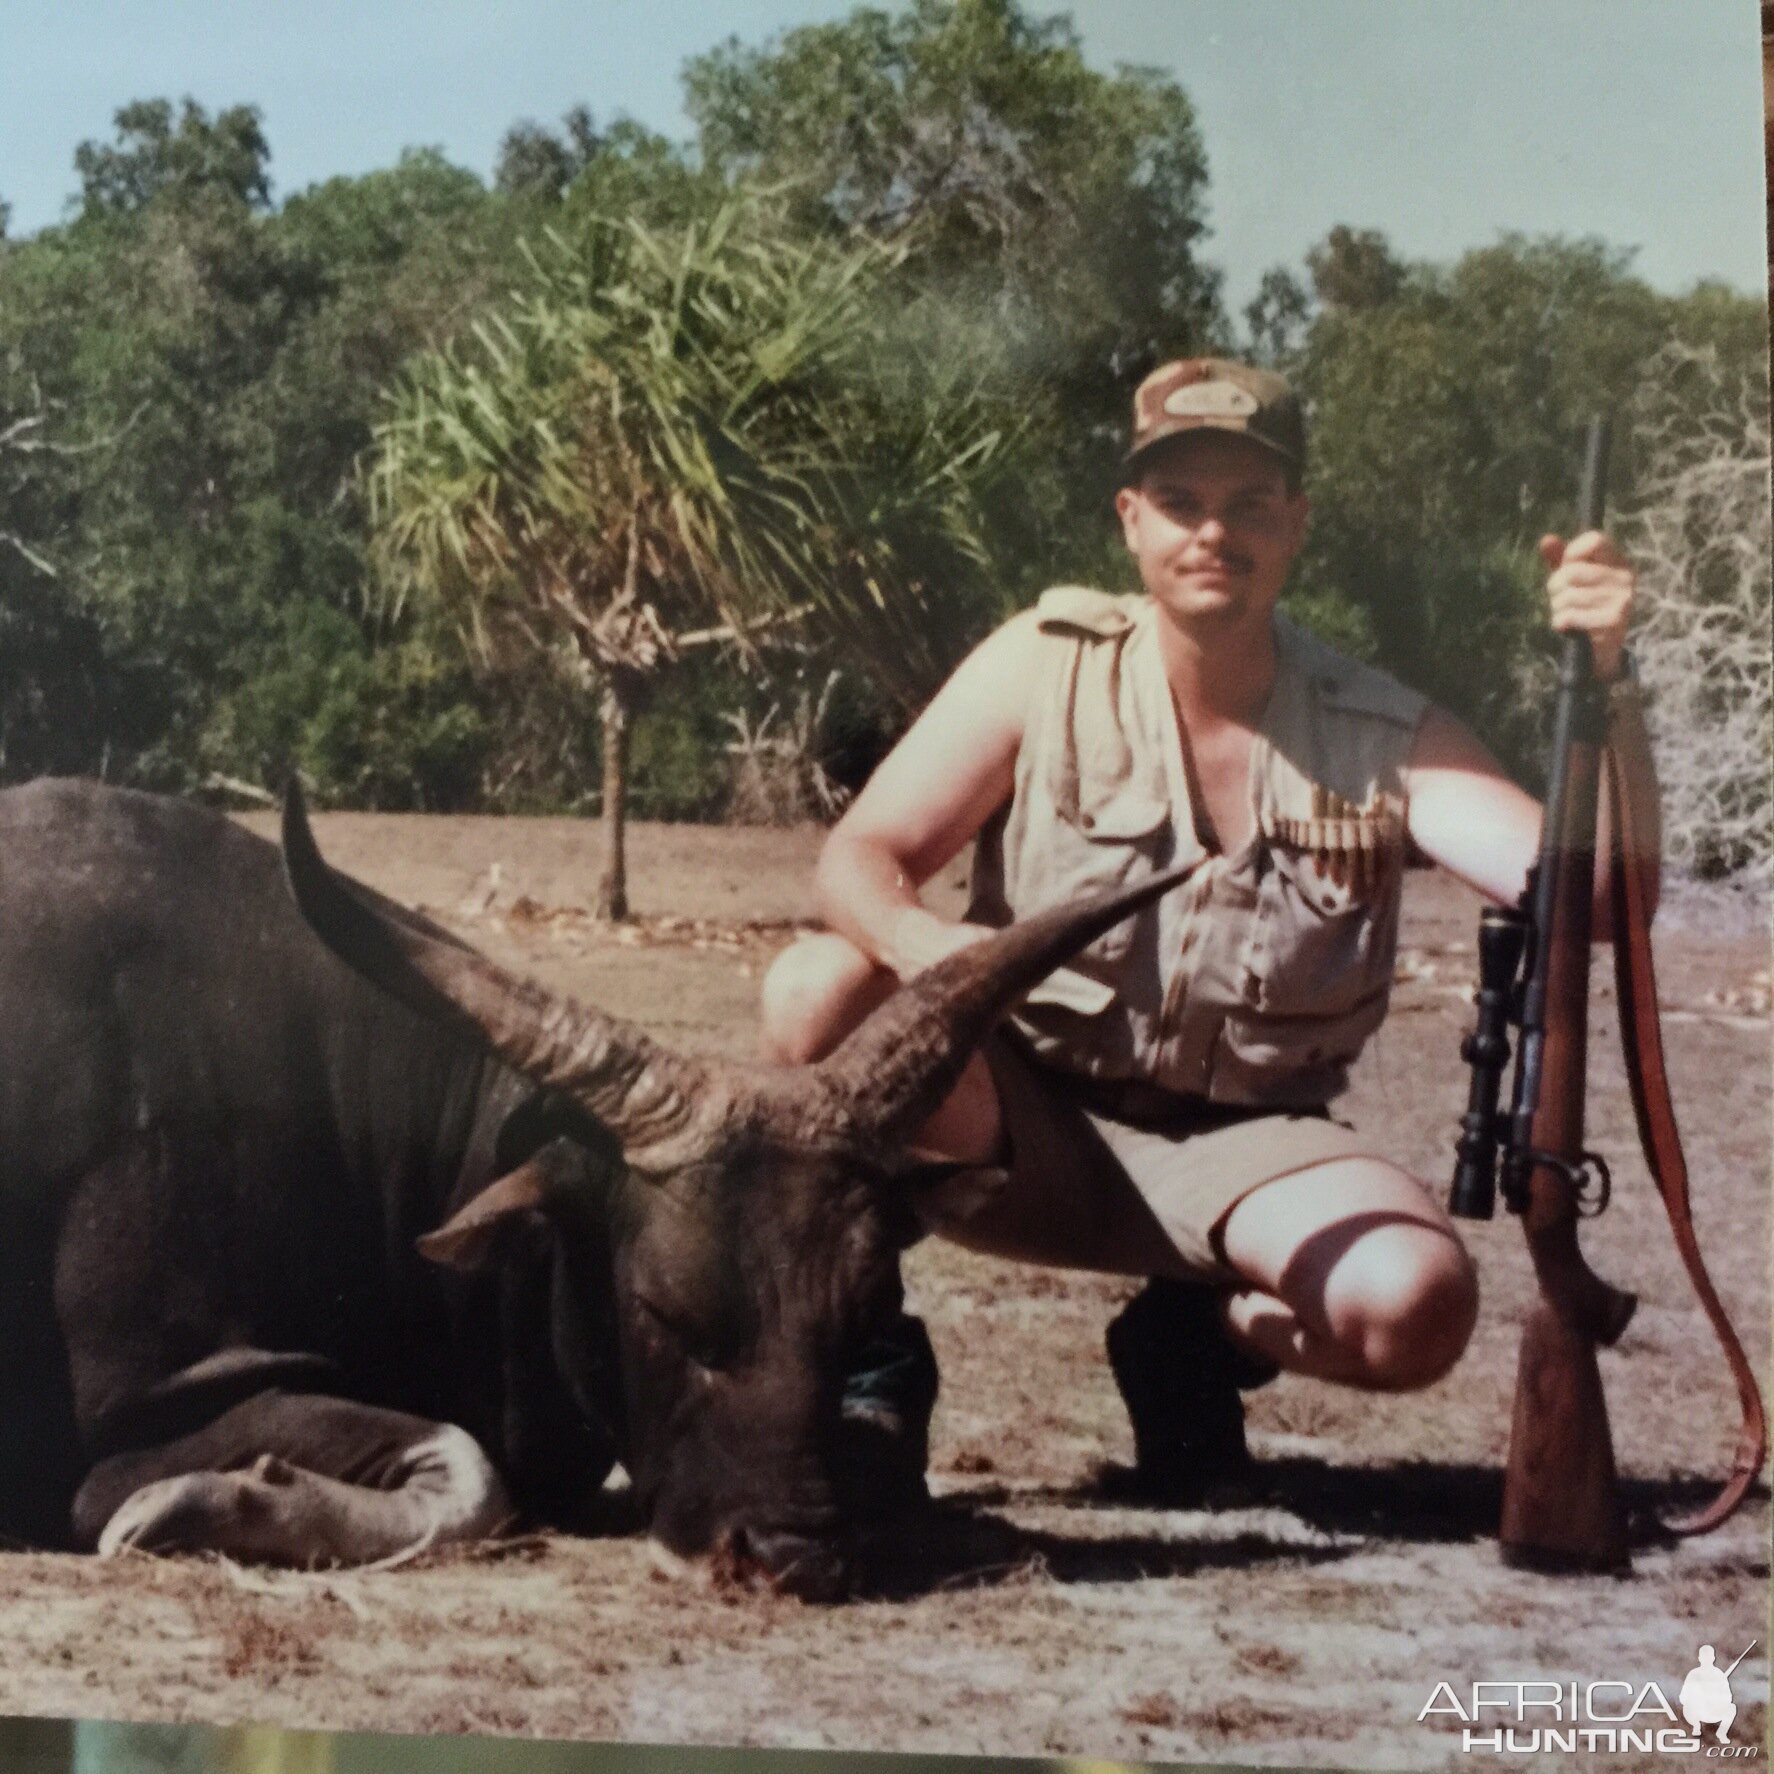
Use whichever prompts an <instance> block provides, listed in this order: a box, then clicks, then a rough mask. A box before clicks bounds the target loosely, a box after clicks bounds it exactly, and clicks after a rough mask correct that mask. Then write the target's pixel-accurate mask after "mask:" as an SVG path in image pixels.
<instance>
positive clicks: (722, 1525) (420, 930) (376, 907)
mask: <svg viewBox="0 0 1774 1774" xmlns="http://www.w3.org/2000/svg"><path fill="white" fill-rule="evenodd" d="M284 852H285V858H286V866H287V869H288V873H289V877H290V883H291V886H292V889H293V890H294V893H295V896H296V899H297V901H298V903H299V904H300V906H301V908H302V910H303V913H304V914H305V915H306V917H307V919H308V921H309V923H310V924H311V925H312V926H313V927H314V929H315V930H316V931H317V932H318V933H319V935H320V936H321V937H322V939H323V940H324V941H325V942H326V943H327V944H328V945H329V946H330V947H331V948H333V949H334V950H335V951H336V952H337V953H338V954H339V955H340V956H341V957H342V958H343V959H344V960H345V961H347V962H348V963H349V964H350V965H351V966H352V967H354V968H356V969H357V970H358V971H359V972H360V973H362V974H364V975H365V976H366V977H368V978H369V979H371V980H373V981H374V982H376V983H377V984H379V985H380V986H382V987H383V988H384V989H386V990H388V991H390V992H392V993H394V994H395V995H396V996H397V997H399V998H401V999H402V1000H403V1001H404V1002H406V1003H407V1004H409V1005H410V1006H412V1007H413V1008H414V1009H416V1010H418V1011H420V1012H421V1013H423V1014H425V1015H428V1016H432V1017H437V1018H441V1019H446V1020H448V1021H451V1022H453V1023H456V1024H458V1025H461V1026H463V1027H465V1028H467V1029H468V1030H470V1031H472V1033H473V1034H474V1035H475V1037H476V1038H477V1039H479V1040H480V1041H482V1042H484V1043H485V1044H486V1045H487V1046H488V1047H489V1048H490V1049H491V1050H492V1051H493V1052H494V1053H495V1054H497V1055H498V1056H499V1058H501V1059H502V1060H503V1061H504V1062H505V1063H506V1064H507V1065H509V1066H510V1067H512V1068H513V1069H514V1070H516V1071H518V1072H520V1073H522V1074H523V1075H524V1076H526V1077H527V1078H529V1079H530V1080H531V1081H532V1082H534V1083H535V1084H536V1085H537V1086H539V1087H540V1088H542V1089H543V1090H546V1091H547V1092H549V1093H551V1095H552V1096H554V1097H555V1098H557V1099H566V1100H567V1101H570V1102H572V1103H574V1104H576V1105H577V1107H578V1109H579V1110H580V1111H582V1112H583V1113H584V1114H585V1115H586V1116H588V1117H590V1118H591V1119H592V1120H594V1121H595V1122H596V1123H598V1124H599V1125H600V1126H601V1127H602V1128H603V1129H606V1130H608V1133H609V1134H610V1135H611V1136H613V1138H614V1140H615V1141H616V1142H618V1143H619V1144H620V1147H621V1154H622V1156H621V1161H620V1162H618V1163H612V1164H608V1165H604V1166H599V1165H597V1164H588V1163H587V1162H585V1160H584V1157H583V1155H582V1154H581V1153H579V1152H577V1151H574V1150H572V1149H570V1148H567V1147H563V1146H561V1145H558V1144H557V1145H553V1146H547V1147H544V1148H543V1149H542V1150H541V1151H540V1152H539V1153H537V1155H536V1156H535V1157H534V1158H533V1159H531V1160H530V1161H529V1162H528V1163H526V1164H524V1165H523V1166H522V1167H520V1168H519V1169H518V1170H516V1171H514V1172H513V1173H511V1174H510V1175H509V1176H506V1177H504V1178H502V1179H501V1180H500V1181H498V1182H495V1183H494V1184H493V1185H492V1186H491V1187H490V1188H488V1189H487V1190H485V1191H484V1192H483V1193H482V1194H481V1195H480V1196H479V1197H477V1198H476V1200H475V1201H474V1202H472V1203H470V1205H469V1206H468V1207H467V1208H466V1209H465V1210H464V1211H463V1212H462V1213H460V1214H458V1215H457V1217H456V1218H455V1220H453V1221H452V1222H451V1223H450V1224H449V1225H448V1226H447V1227H445V1228H443V1229H442V1231H440V1232H439V1233H436V1234H433V1235H432V1237H431V1238H430V1239H428V1240H427V1241H426V1244H427V1247H428V1254H430V1255H433V1256H435V1257H437V1258H439V1259H440V1260H444V1261H456V1262H463V1261H472V1260H473V1259H474V1257H475V1255H476V1253H477V1251H479V1250H481V1249H482V1248H483V1247H485V1246H486V1245H488V1244H490V1243H491V1242H492V1241H493V1239H494V1238H495V1236H496V1233H497V1229H498V1227H499V1226H500V1225H501V1223H502V1222H503V1221H504V1220H505V1219H506V1218H507V1217H508V1216H509V1215H511V1214H513V1213H516V1212H530V1211H534V1210H538V1209H539V1210H541V1211H542V1212H544V1213H546V1214H548V1215H549V1217H550V1218H551V1220H552V1221H553V1222H554V1224H555V1226H556V1227H557V1229H558V1231H559V1234H560V1237H559V1248H560V1250H561V1252H562V1253H563V1255H562V1257H561V1259H560V1261H562V1262H565V1263H567V1264H569V1265H570V1266H571V1268H572V1273H571V1275H570V1278H569V1282H570V1285H569V1288H568V1292H569V1293H573V1292H577V1293H578V1294H579V1295H580V1297H581V1301H582V1303H586V1304H588V1305H596V1306H602V1305H603V1304H605V1303H606V1302H608V1301H610V1300H611V1299H612V1298H613V1302H614V1318H615V1322H616V1325H617V1342H618V1345H619V1354H618V1356H617V1359H618V1361H619V1364H620V1372H621V1391H622V1412H621V1416H622V1424H621V1431H620V1435H621V1458H622V1463H623V1465H624V1466H625V1467H626V1469H627V1471H628V1473H629V1476H630V1479H631V1480H632V1482H633V1485H634V1488H635V1491H636V1493H637V1495H638V1497H639V1499H640V1502H641V1505H642V1507H643V1508H644V1509H645V1511H646V1512H647V1516H648V1520H649V1522H650V1525H651V1530H652V1533H653V1535H654V1537H655V1538H656V1539H657V1540H658V1541H659V1542H660V1544H661V1545H662V1546H664V1547H665V1548H666V1549H667V1550H668V1551H670V1552H671V1553H674V1554H677V1555H679V1556H694V1555H699V1554H714V1555H717V1556H719V1557H721V1558H722V1559H723V1560H725V1561H726V1562H727V1563H728V1564H729V1566H730V1567H731V1568H734V1569H736V1570H738V1571H740V1572H741V1573H743V1574H745V1575H747V1576H749V1577H755V1578H758V1579H761V1580H763V1581H765V1582H768V1583H770V1584H773V1585H775V1586H778V1587H781V1588H784V1589H788V1590H792V1591H794V1592H795V1593H798V1594H803V1595H809V1596H816V1597H829V1596H832V1595H835V1594H837V1593H839V1592H840V1591H841V1590H842V1588H843V1586H844V1584H845V1581H846V1568H845V1551H844V1549H845V1540H846V1532H845V1529H846V1524H845V1520H844V1498H843V1496H842V1494H841V1492H840V1490H839V1488H838V1485H837V1483H836V1481H835V1479H834V1467H835V1463H836V1456H837V1454H838V1451H839V1450H838V1438H839V1417H838V1404H839V1397H840V1392H841V1388H842V1384H843V1380H844V1377H845V1375H846V1374H847V1373H848V1372H849V1371H851V1368H852V1367H853V1366H854V1363H855V1360H856V1357H857V1355H858V1353H859V1352H860V1351H861V1350H862V1349H863V1347H864V1346H865V1345H866V1344H867V1343H868V1342H869V1341H870V1340H871V1338H873V1337H875V1336H877V1335H878V1334H879V1333H880V1332H881V1331H883V1330H884V1329H886V1328H888V1327H890V1326H891V1325H892V1324H893V1323H894V1321H895V1319H896V1317H897V1315H898V1313H899V1310H900V1290H899V1262H898V1254H899V1250H900V1248H901V1246H902V1245H903V1244H904V1242H905V1241H906V1239H907V1237H908V1236H909V1235H910V1233H911V1230H912V1216H911V1212H910V1207H909V1203H908V1201H907V1193H908V1191H907V1188H906V1186H905V1179H906V1178H907V1176H908V1175H909V1174H910V1173H911V1171H912V1170H913V1168H914V1166H913V1162H912V1160H911V1158H910V1157H909V1155H908V1153H907V1150H906V1142H907V1141H908V1140H909V1139H910V1137H911V1136H912V1134H913V1133H914V1132H915V1131H916V1130H917V1128H918V1127H919V1126H920V1125H921V1124H922V1123H923V1121H924V1120H925V1119H926V1118H927V1117H928V1116H929V1115H930V1113H931V1112H932V1110H934V1109H935V1107H936V1106H937V1105H938V1104H939V1103H940V1102H941V1101H942V1099H943V1097H944V1096H945V1095H946V1094H947V1092H948V1091H949V1090H950V1089H951V1088H952V1086H953V1085H954V1083H955V1081H956V1080H957V1079H958V1077H959V1076H960V1073H961V1070H962V1068H963V1066H964V1065H965V1064H966V1061H967V1058H968V1056H969V1055H970V1054H971V1052H972V1051H973V1048H974V1047H975V1045H976V1044H977V1043H978V1042H979V1040H980V1039H981V1038H982V1037H983V1036H984V1035H985V1034H986V1032H987V1031H988V1030H989V1029H990V1028H991V1027H992V1025H993V1023H994V1022H995V1021H996V1020H997V1019H998V1017H999V1016H1000V1015H1001V1014H1002V1013H1003V1012H1004V1011H1005V1010H1006V1009H1007V1008H1008V1007H1009V1006H1010V1005H1011V1004H1013V1003H1014V1002H1015V1001H1016V1000H1017V999H1018V998H1019V997H1020V996H1021V995H1022V994H1023V993H1024V992H1026V991H1027V990H1028V989H1029V988H1030V987H1031V986H1032V985H1033V984H1035V982H1036V981H1038V980H1039V979H1041V978H1042V977H1043V976H1044V975H1045V974H1047V973H1048V972H1049V971H1051V970H1052V969H1053V968H1054V967H1056V966H1058V965H1059V964H1060V963H1061V962H1062V961H1064V960H1065V959H1067V958H1068V957H1069V956H1070V955H1071V954H1073V953H1074V952H1075V951H1076V950H1077V949H1079V948H1080V947H1082V946H1083V944H1085V943H1086V942H1088V941H1090V940H1091V938H1092V937H1094V936H1095V935H1097V934H1098V933H1100V932H1101V931H1103V930H1105V929H1107V928H1108V927H1109V926H1110V925H1112V924H1114V923H1116V922H1118V921H1119V920H1120V919H1121V918H1123V917H1125V916H1127V915H1128V914H1129V913H1130V912H1132V911H1134V910H1135V909H1136V908H1137V907H1138V906H1140V905H1142V904H1144V903H1145V902H1146V901H1148V900H1150V899H1153V898H1155V897H1157V895H1158V894H1160V893H1161V892H1163V891H1164V889H1165V888H1166V887H1168V886H1170V885H1172V884H1174V882H1175V881H1176V880H1178V879H1180V871H1178V872H1173V873H1171V874H1168V875H1163V876H1153V877H1151V878H1150V879H1148V880H1146V881H1144V882H1142V883H1141V884H1140V885H1138V886H1137V887H1134V888H1129V889H1124V890H1122V891H1121V892H1119V893H1116V894H1113V895H1110V896H1108V897H1106V898H1104V899H1101V900H1098V901H1095V902H1093V903H1091V904H1089V905H1086V906H1083V907H1078V908H1066V909H1062V910H1060V911H1056V912H1052V913H1048V914H1045V915H1043V916H1042V917H1039V918H1036V919H1033V920H1030V921H1029V922H1027V923H1024V924H1020V925H1017V926H1016V927H1015V928H1014V929H1012V930H1008V931H1005V932H1004V933H1002V934H1001V935H999V936H998V937H996V938H994V939H992V940H990V941H987V942H982V943H980V944H978V945H976V946H974V947H972V948H968V949H966V950H963V951H962V952H960V953H958V954H955V955H952V956H950V957H949V958H948V959H947V960H945V961H943V962H942V963H940V964H939V965H938V966H936V967H933V968H931V969H930V970H929V971H928V972H926V973H924V974H922V975H920V976H919V977H918V978H917V979H916V980H914V981H912V982H911V984H909V985H908V986H906V987H905V988H903V989H902V990H901V991H900V992H898V993H897V994H896V995H895V996H894V997H893V998H892V999H891V1000H889V1002H888V1003H886V1004H885V1005H883V1006H882V1007H881V1009H879V1010H878V1011H876V1012H875V1014H874V1015H873V1016H872V1017H870V1018H869V1020H868V1021H867V1022H865V1023H864V1024H863V1025H862V1026H861V1027H860V1028H858V1029H857V1030H856V1031H855V1033H854V1034H852V1035H851V1036H850V1038H849V1039H848V1040H847V1041H846V1042H845V1043H844V1044H843V1045H842V1046H841V1047H839V1048H838V1050H837V1051H836V1052H835V1053H833V1054H832V1055H831V1056H830V1057H829V1058H828V1059H826V1060H824V1061H822V1062H821V1063H819V1064H818V1065H814V1066H808V1067H805V1068H801V1069H794V1070H788V1069H776V1068H769V1067H763V1066H739V1065H734V1064H717V1063H715V1062H712V1061H696V1060H692V1059H689V1058H685V1057H681V1056H679V1055H675V1054H672V1053H668V1052H666V1051H665V1050H664V1049H663V1048H661V1047H659V1046H658V1045H656V1044H655V1043H654V1042H653V1041H652V1040H651V1039H650V1038H649V1037H648V1036H647V1035H645V1034H644V1033H643V1032H642V1031H641V1030H639V1029H637V1028H634V1027H632V1026H630V1025H628V1024H626V1023H622V1022H619V1021H618V1020H616V1019H615V1018H613V1017H608V1016H604V1015H602V1014H600V1013H599V1012H597V1011H595V1010H592V1009H589V1008H587V1007H585V1006H582V1005H579V1004H577V1003H574V1002H572V1001H571V1000H569V999H566V998H563V997H561V996H559V995H558V994H555V993H552V992H549V991H547V990H545V989H544V988H543V987H541V986H539V985H537V984H535V983H534V982H532V981H530V980H526V979H523V978H521V977H518V976H515V975H512V974H510V973H507V972H506V971H504V970H503V969H502V968H500V967H498V966H496V965H495V964H494V963H493V962H491V961H490V960H488V959H487V958H486V957H485V956H483V955H480V954H478V953H476V952H475V951H474V950H472V949H469V948H467V947H465V946H462V945H460V944H458V943H456V942H454V941H453V940H450V939H448V938H445V937H442V936H440V935H439V934H438V933H437V932H436V931H435V930H433V929H430V928H428V927H424V926H422V925H421V924H419V923H418V922H417V921H416V920H414V919H412V918H410V917H409V916H406V915H404V914H402V913H401V912H400V911H399V910H398V909H397V908H393V907H390V906H389V905H388V904H387V903H386V902H383V901H378V900H376V898H375V896H372V895H369V894H368V893H367V892H366V891H365V890H363V889H360V888H356V887H354V886H353V885H351V884H349V883H347V882H346V881H345V880H344V879H343V878H342V877H340V876H338V875H336V874H334V873H333V872H332V871H331V870H330V869H329V868H328V867H327V865H326V864H325V863H324V862H323V861H322V860H321V858H320V855H319V853H318V851H317V850H316V849H315V846H314V841H313V837H312V835H311V833H310V831H309V828H308V825H307V820H306V817H305V815H304V812H303V809H302V803H301V797H300V795H299V793H298V792H297V791H296V790H295V788H294V787H293V786H292V788H291V791H290V794H289V797H288V800H287V802H286V805H285V812H284ZM558 1273H559V1271H558V1268H557V1274H558ZM598 1316H601V1313H598V1312H596V1311H591V1310H588V1311H587V1312H585V1313H584V1314H583V1318H584V1320H585V1321H586V1322H590V1321H591V1320H592V1319H594V1318H596V1317H598ZM593 1340H595V1339H593V1338H590V1337H587V1338H580V1337H578V1336H576V1335H575V1334H574V1331H573V1329H572V1326H571V1325H567V1326H564V1327H563V1326H561V1325H560V1324H559V1323H558V1313H557V1329H556V1333H555V1347H556V1354H557V1358H558V1359H559V1360H560V1361H561V1363H562V1366H563V1370H564V1377H565V1378H566V1380H567V1382H568V1384H569V1386H576V1385H579V1384H581V1383H582V1381H583V1378H584V1376H583V1375H582V1374H576V1373H575V1372H574V1371H573V1370H574V1369H575V1367H577V1366H580V1365H582V1364H584V1363H587V1362H593V1361H596V1360H598V1359H600V1356H599V1354H598V1352H597V1351H596V1350H594V1349H592V1348H590V1347H589V1346H588V1345H589V1343H590V1342H591V1341H593ZM601 1359H604V1360H605V1361H606V1362H607V1360H608V1356H607V1355H604V1356H602V1357H601Z"/></svg>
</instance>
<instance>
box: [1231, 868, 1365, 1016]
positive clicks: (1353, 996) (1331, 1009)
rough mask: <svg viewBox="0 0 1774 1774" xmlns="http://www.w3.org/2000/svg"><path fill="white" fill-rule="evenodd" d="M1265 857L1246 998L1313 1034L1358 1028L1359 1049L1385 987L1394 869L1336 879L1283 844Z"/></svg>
mask: <svg viewBox="0 0 1774 1774" xmlns="http://www.w3.org/2000/svg"><path fill="white" fill-rule="evenodd" d="M1270 859H1271V863H1272V866H1271V868H1270V869H1269V870H1268V872H1267V873H1266V875H1265V877H1264V880H1263V883H1262V888H1261V895H1260V912H1259V916H1260V919H1261V928H1260V933H1259V937H1258V941H1257V943H1256V945H1255V947H1254V950H1253V953H1252V955H1251V957H1250V963H1251V974H1252V979H1251V986H1252V991H1251V992H1250V993H1248V994H1247V998H1249V1000H1250V1001H1251V1002H1252V1003H1253V1004H1254V1006H1255V1007H1256V1008H1257V1009H1259V1010H1261V1011H1262V1012H1264V1013H1266V1014H1267V1015H1270V1016H1275V1017H1283V1018H1288V1019H1298V1020H1299V1021H1300V1022H1301V1023H1303V1024H1305V1023H1310V1024H1314V1025H1319V1030H1318V1032H1319V1033H1320V1034H1321V1035H1322V1034H1329V1032H1330V1030H1331V1029H1332V1028H1333V1027H1334V1025H1336V1024H1338V1023H1339V1022H1343V1021H1346V1020H1347V1021H1352V1022H1359V1023H1362V1024H1366V1025H1368V1026H1367V1027H1363V1028H1362V1030H1361V1033H1360V1034H1359V1035H1357V1036H1356V1037H1355V1039H1356V1042H1357V1044H1358V1045H1359V1042H1360V1040H1361V1039H1362V1038H1363V1037H1364V1036H1365V1035H1366V1034H1367V1033H1368V1032H1369V1028H1371V1023H1370V1022H1369V1016H1370V1014H1371V1011H1372V1008H1373V1006H1374V1004H1375V1003H1376V1001H1377V1002H1378V1004H1379V1006H1380V1008H1381V1010H1382V1012H1383V1010H1384V1006H1385V1000H1386V995H1387V992H1388V990H1389V988H1390V986H1391V983H1392V957H1393V949H1394V947H1395V942H1396V932H1397V927H1398V891H1399V883H1398V873H1397V869H1396V866H1394V865H1392V864H1390V863H1388V865H1387V866H1386V867H1385V868H1384V869H1382V870H1380V871H1379V872H1378V873H1377V874H1376V875H1375V876H1374V877H1373V878H1372V879H1369V880H1361V879H1359V878H1357V877H1356V876H1355V874H1354V873H1352V872H1351V871H1349V870H1347V869H1345V870H1343V871H1341V872H1340V875H1341V878H1339V873H1338V872H1333V870H1332V869H1331V868H1329V867H1328V866H1321V865H1320V864H1319V863H1318V862H1316V861H1315V860H1314V858H1313V855H1312V853H1311V852H1309V851H1305V850H1300V849H1296V848H1294V847H1293V846H1291V845H1276V846H1274V847H1273V848H1272V849H1271V851H1270Z"/></svg>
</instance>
